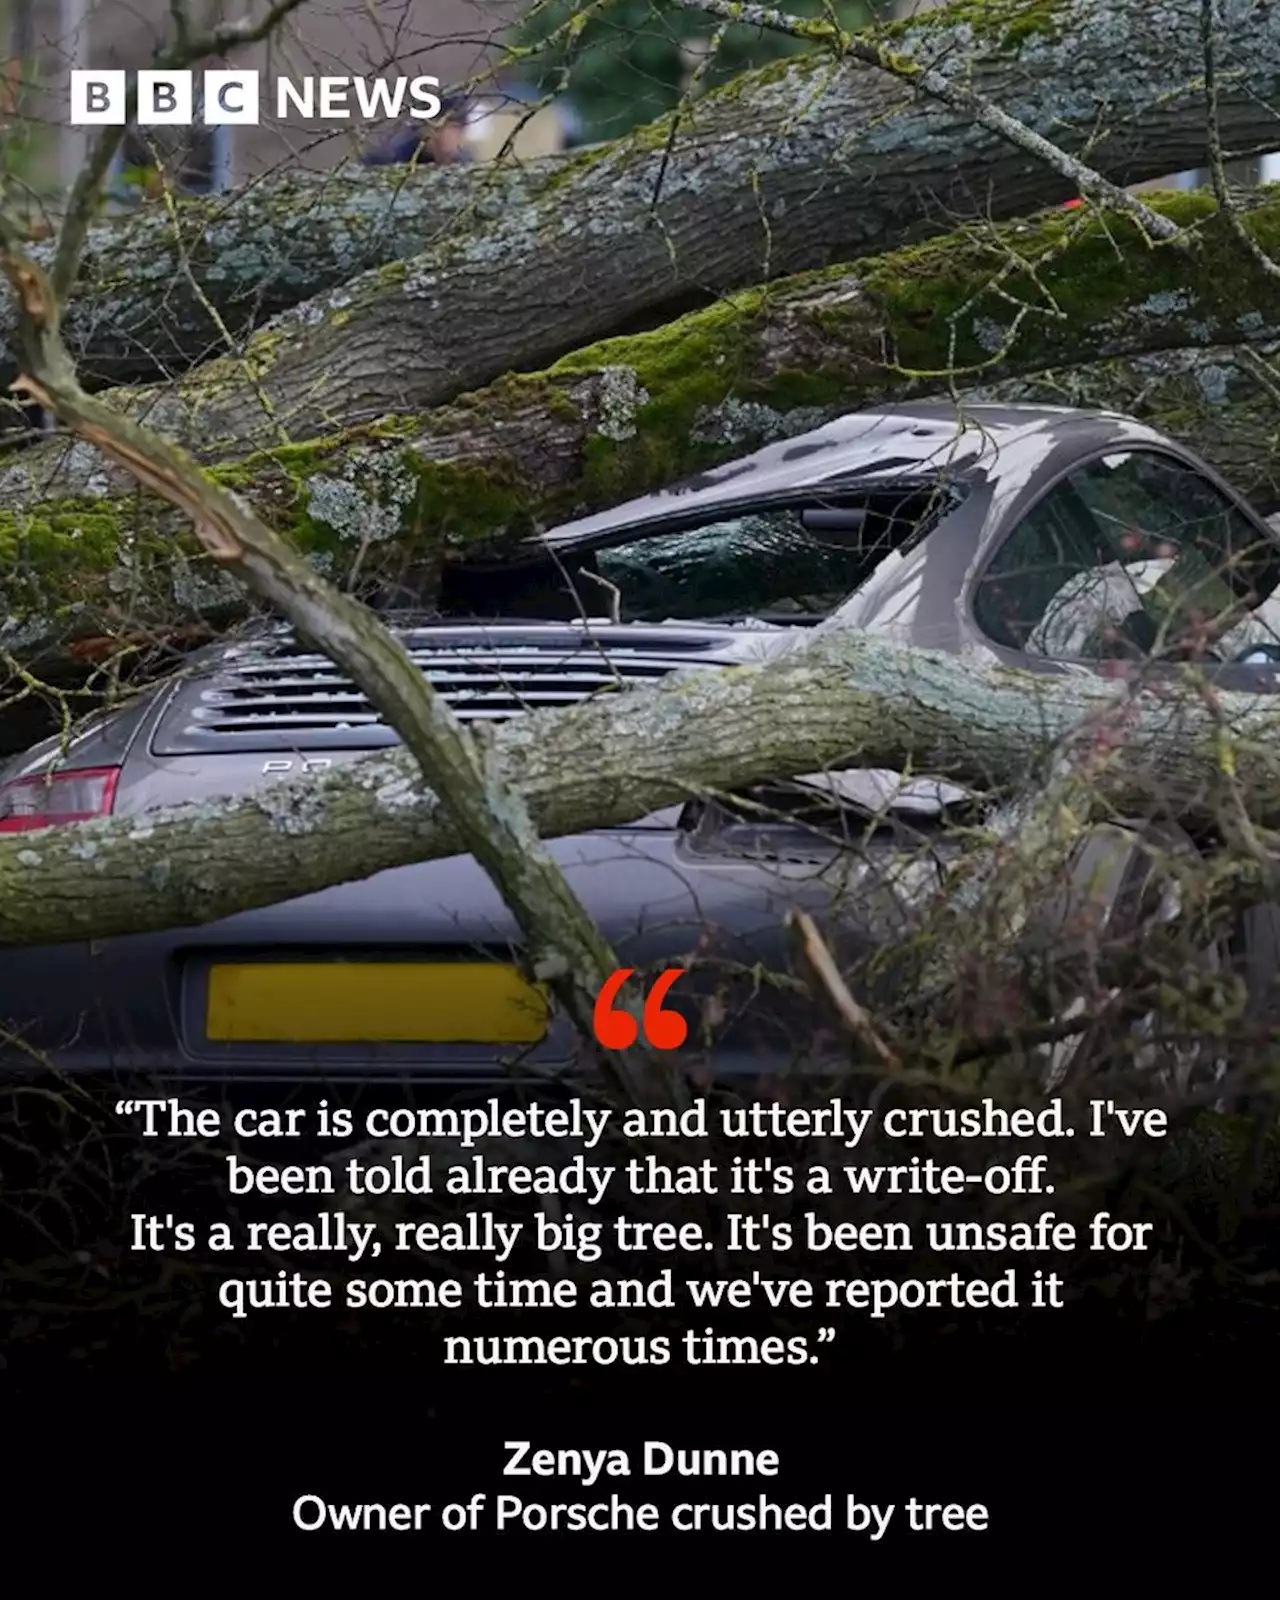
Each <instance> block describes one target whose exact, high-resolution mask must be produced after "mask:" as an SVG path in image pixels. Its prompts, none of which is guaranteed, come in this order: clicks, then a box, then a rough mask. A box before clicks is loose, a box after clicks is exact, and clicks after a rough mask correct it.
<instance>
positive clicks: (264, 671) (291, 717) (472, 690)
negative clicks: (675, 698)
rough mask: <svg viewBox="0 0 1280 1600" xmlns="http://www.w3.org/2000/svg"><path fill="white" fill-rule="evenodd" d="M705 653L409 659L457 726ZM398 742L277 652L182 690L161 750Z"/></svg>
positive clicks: (440, 648)
mask: <svg viewBox="0 0 1280 1600" xmlns="http://www.w3.org/2000/svg"><path fill="white" fill-rule="evenodd" d="M627 631H628V632H630V631H631V630H627ZM708 648H709V642H708V641H707V640H706V638H705V637H697V636H694V637H692V638H690V637H688V636H686V637H683V638H682V637H680V636H679V635H675V636H668V635H667V634H666V633H665V632H663V633H659V634H658V635H657V636H656V637H654V636H652V634H651V635H650V636H649V637H645V638H634V637H632V638H628V639H627V640H626V641H625V642H622V641H619V642H617V643H615V642H613V641H606V640H604V639H601V640H600V641H599V642H596V641H594V640H593V641H587V642H584V641H583V640H582V639H581V638H568V639H565V638H559V637H558V638H557V639H556V640H554V641H552V640H545V641H543V640H539V641H536V642H529V643H524V644H519V645H513V644H511V643H504V644H501V645H496V646H494V647H492V648H490V647H486V646H480V647H477V646H475V645H474V644H465V643H464V644H450V643H448V642H446V641H445V640H444V639H433V640H432V642H431V643H430V644H429V645H428V644H423V643H421V642H419V641H414V642H413V643H412V644H410V646H409V653H410V655H411V656H412V658H413V660H414V662H415V663H416V664H417V666H418V667H419V668H420V669H421V671H422V672H423V674H424V675H425V676H426V678H427V679H428V680H429V681H430V683H431V684H432V686H433V687H434V688H435V690H436V692H437V693H438V694H439V695H441V696H442V698H443V699H444V700H445V701H446V702H447V703H448V705H449V706H450V708H451V709H452V710H453V712H454V714H455V715H456V716H457V717H458V718H459V719H460V720H462V721H464V722H505V721H507V720H509V719H510V718H511V717H515V716H519V715H521V714H522V713H524V712H527V711H538V710H544V709H547V708H550V707H557V706H568V705H575V704H577V703H578V702H580V701H582V700H586V699H589V698H590V697H591V696H593V695H597V694H607V693H611V692H614V691H616V690H618V689H620V688H624V687H627V686H630V685H635V684H643V683H653V682H657V681H659V680H660V679H662V678H665V677H666V676H667V674H668V673H670V672H673V671H675V670H676V669H677V668H680V667H685V666H696V665H698V664H699V663H698V660H697V657H698V654H699V653H700V652H702V651H705V650H707V649H708ZM396 742H397V738H396V735H395V734H394V732H393V731H392V730H391V729H390V728H388V727H387V726H386V725H385V724H384V722H383V720H382V717H381V715H380V714H379V713H378V712H377V711H375V710H374V708H373V707H372V706H371V705H370V704H369V702H368V701H367V700H366V699H365V697H364V695H363V694H362V693H361V692H360V690H359V689H357V688H356V686H355V685H354V684H353V683H352V682H351V681H350V680H349V679H348V678H346V677H344V676H343V674H342V673H341V671H340V670H339V669H338V668H336V667H335V666H334V665H333V664H332V662H330V661H329V660H328V659H327V658H326V657H324V656H321V655H313V654H304V653H302V652H301V651H300V650H296V649H289V648H283V649H280V648H277V649H274V650H271V651H269V652H267V651H262V650H258V651H249V650H246V651H245V652H244V653H243V654H241V655H239V656H235V655H230V656H228V658H227V659H226V660H225V662H223V663H222V664H221V665H220V666H219V667H218V669H217V672H216V675H215V676H213V677H211V678H206V679H203V680H200V681H199V682H198V683H193V684H191V685H190V686H189V687H188V688H186V689H184V690H182V691H180V692H179V694H178V696H177V697H176V699H175V701H174V703H173V704H172V705H171V707H170V710H169V712H168V713H167V714H166V716H165V717H164V718H163V720H162V723H161V726H160V728H159V729H158V730H157V738H156V741H155V743H154V745H153V749H154V751H155V753H156V754H157V755H179V754H194V753H197V752H200V751H210V752H212V751H215V750H227V751H235V750H245V751H255V750H276V749H280V750H287V749H297V748H299V747H302V746H305V747H306V748H307V749H322V748H326V747H335V748H342V747H346V748H354V747H357V746H359V747H361V748H369V747H370V746H375V745H384V744H394V743H396Z"/></svg>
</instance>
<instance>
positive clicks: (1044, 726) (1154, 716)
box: [0, 630, 1280, 946]
mask: <svg viewBox="0 0 1280 1600" xmlns="http://www.w3.org/2000/svg"><path fill="white" fill-rule="evenodd" d="M1181 691H1182V692H1179V685H1178V683H1177V681H1176V680H1168V681H1166V682H1164V683H1163V684H1162V686H1161V690H1160V691H1159V692H1155V691H1148V692H1145V693H1141V694H1134V693H1132V692H1131V691H1129V690H1128V689H1127V688H1126V686H1124V685H1119V686H1118V685H1117V684H1116V683H1115V682H1114V681H1108V680H1103V679H1098V678H1093V677H1091V676H1087V675H1086V676H1078V677H1077V676H1073V675H1057V674H1043V675H1042V674H1039V673H1022V672H1015V671H1012V670H1010V669H1009V668H1006V667H1003V666H999V667H995V666H987V665H984V664H982V663H979V662H975V661H973V660H968V659H965V658H961V657H957V656H953V655H945V654H942V653H939V652H927V651H918V650H909V649H905V648H902V647H899V646H894V645H891V644H887V643H885V642H883V641H879V640H875V639H871V638H867V637H865V636H862V635H859V634H856V633H852V632H846V631H844V630H820V631H819V632H818V633H817V634H815V635H811V636H809V637H807V638H805V639H803V640H800V641H798V643H797V647H796V649H795V650H794V651H793V652H792V653H790V654H789V655H788V656H787V657H785V658H783V659H782V660H780V661H776V662H773V663H770V664H769V665H766V666H761V667H740V668H737V669H734V670H732V671H724V672H697V671H694V672H689V673H683V674H677V675H675V676H673V677H672V678H669V679H667V680H666V681H665V682H664V683H663V684H661V685H659V686H657V687H655V688H645V689H637V690H633V691H630V692H625V693H621V694H618V695H609V696H605V697H603V698H601V699H598V700H595V701H589V702H585V703H583V704H581V705H578V706H574V707H571V708H569V709H566V710H564V711H556V712H539V713H535V714H533V715H529V716H526V717H522V718H519V719H517V720H515V721H513V722H509V723H507V724H505V725H504V726H502V727H501V728H499V729H498V730H497V732H496V735H495V736H494V738H493V740H492V742H491V744H490V746H489V750H490V758H491V768H490V770H491V773H492V775H493V781H494V782H495V784H500V785H502V786H504V787H505V786H510V787H511V789H512V790H513V791H514V792H515V793H516V794H517V795H518V796H519V797H520V798H521V799H522V800H523V802H524V803H525V804H526V805H527V807H528V811H529V816H530V818H531V819H532V821H533V823H534V825H535V827H536V828H537V831H538V833H539V835H540V836H542V837H544V838H551V837H556V836H561V835H568V834H573V833H579V832H584V831H587V830H589V829H592V828H600V827H607V826H611V825H615V826H616V825H619V824H623V823H627V822H631V821H634V820H636V819H639V818H641V817H644V816H646V815H649V814H651V813H653V812H654V811H656V810H659V809H661V808H662V807H665V806H669V805H673V804H679V803H681V802H682V801H684V800H686V799H688V798H689V797H690V795H693V794H697V793H699V792H700V791H705V790H708V789H710V790H713V791H715V792H719V793H724V792H725V791H726V790H728V791H732V790H741V789H744V788H747V787H749V786H751V785H755V784H759V783H763V782H765V781H767V780H769V779H776V778H781V777H788V776H794V775H797V774H802V773H808V772H816V771H823V770H827V771H838V770H840V769H842V768H844V769H848V768H851V767H873V768H888V769H891V770H893V769H896V770H903V769H907V768H909V769H910V770H912V771H913V772H915V773H917V774H924V773H928V774H934V775H937V776H938V777H948V778H951V779H953V780H955V781H957V782H960V783H964V784H968V785H970V786H974V787H978V788H981V789H984V790H991V789H993V788H994V789H1002V790H1006V791H1008V790H1013V791H1020V792H1025V791H1026V789H1027V788H1028V786H1036V785H1037V784H1038V783H1039V782H1041V781H1042V779H1043V776H1044V774H1045V772H1046V770H1047V766H1046V763H1047V762H1048V761H1049V759H1050V757H1051V755H1054V754H1056V755H1057V756H1058V757H1059V758H1061V757H1062V756H1063V755H1067V756H1069V757H1070V758H1071V759H1072V760H1074V761H1078V762H1080V763H1081V764H1082V765H1083V766H1085V767H1087V769H1088V771H1089V780H1090V786H1091V792H1092V793H1093V795H1094V796H1095V799H1096V804H1097V806H1098V808H1099V809H1100V810H1101V811H1102V812H1103V813H1104V814H1106V815H1108V816H1111V817H1114V816H1115V815H1117V814H1119V815H1141V814H1145V813H1150V812H1151V811H1153V810H1158V811H1161V812H1166V811H1167V812H1171V813H1172V814H1174V815H1178V816H1180V817H1182V818H1184V819H1187V820H1190V821H1193V822H1194V821H1196V820H1202V821H1209V820H1213V819H1216V818H1217V817H1218V815H1219V811H1220V807H1221V805H1222V804H1223V802H1224V795H1225V788H1224V786H1225V785H1226V784H1227V783H1228V782H1229V783H1230V786H1231V787H1230V803H1231V804H1232V805H1236V806H1238V805H1241V804H1243V805H1245V806H1248V807H1249V809H1250V813H1251V815H1252V817H1253V819H1254V820H1255V822H1257V823H1259V824H1266V825H1270V826H1274V825H1277V824H1280V782H1277V776H1278V773H1277V758H1276V756H1275V754H1274V752H1276V751H1277V750H1278V749H1280V700H1277V699H1274V698H1271V697H1266V696H1257V695H1223V696H1221V697H1220V699H1219V702H1218V704H1217V705H1216V706H1214V707H1211V706H1210V705H1208V704H1207V703H1206V698H1205V696H1204V695H1203V693H1202V692H1200V690H1199V689H1198V688H1197V686H1196V679H1195V675H1194V674H1192V675H1191V676H1189V677H1188V678H1187V679H1186V680H1184V682H1183V683H1182V685H1181ZM1228 746H1229V750H1228ZM1228 755H1229V756H1230V758H1231V759H1228ZM1228 774H1229V775H1230V776H1229V778H1228V776H1227V775H1228ZM1080 821H1081V823H1082V824H1083V822H1084V821H1085V818H1084V817H1083V816H1082V817H1081V818H1080ZM461 848H462V846H461V842H460V836H459V833H458V831H457V829H456V827H455V826H454V825H453V824H452V823H451V822H450V820H449V818H448V815H447V813H446V811H445V808H444V807H443V806H442V805H441V804H440V802H439V801H437V800H436V798H435V797H434V796H433V795H431V794H430V793H428V792H426V791H425V790H424V788H423V786H422V779H421V776H420V773H419V771H418V769H417V766H416V764H415V762H414V760H413V758H412V757H411V756H410V755H409V753H408V752H406V751H397V752H394V753H392V754H390V755H377V756H370V757H365V758H362V759H361V760H359V761H356V762H354V763H352V764H351V765H349V766H346V767H343V768H341V769H340V770H338V771H336V772H334V773H330V774H324V775H322V776H321V777H319V778H311V779H308V780H306V781H289V782H284V783H280V784H278V785H273V786H271V787H269V788H267V789H265V790H263V791H260V792H259V793H257V794H254V795H250V796H248V797H245V798H241V799H237V800H232V801H226V802H213V803H206V804H203V805H200V806H196V807H192V808H186V809H182V810H175V811H167V812H163V813H161V812H156V813H152V814H148V815H143V816H133V817H120V818H118V819H114V820H112V819H107V820H104V821H101V822H91V823H83V824H75V825H71V826H64V827H58V828H53V829H50V830H47V831H45V832H41V833H39V834H28V835H26V836H9V837H2V836H0V946H3V945H31V944H48V943H55V942H59V941H66V940H73V939H87V938H107V937H111V936H114V935H118V934H125V933H130V932H143V931H147V930H155V929H163V928H169V927H177V926H191V925H195V924H199V923H205V922H211V921H214V920H217V919H218V918H221V917H224V916H228V915H230V914H232V913H233V912H237V911H242V910H247V909H251V908H253V907H256V906H264V905H271V904H274V903H276V902H279V901H281V900H285V899H290V898H293V897H295V896H298V895H304V894H310V893H313V892H315V891H318V890H320V889H323V888H326V887H328V886H330V885H332V884H337V883H345V882H351V881H353V880H356V879H359V878H364V877H367V876H369V875H371V874H373V873H375V872H380V871H383V870H385V869H387V868H390V867H395V866H400V865H404V864H406V863H409V862H414V861H427V860H433V859H438V858H441V857H445V856H449V855H454V854H457V853H458V852H459V850H460V849H461ZM211 863H216V870H212V869H211V865H210V864H211Z"/></svg>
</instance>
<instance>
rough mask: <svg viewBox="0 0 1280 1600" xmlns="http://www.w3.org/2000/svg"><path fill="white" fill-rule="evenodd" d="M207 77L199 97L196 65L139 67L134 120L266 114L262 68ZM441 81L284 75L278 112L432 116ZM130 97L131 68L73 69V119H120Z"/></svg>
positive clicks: (151, 123) (230, 119) (243, 118)
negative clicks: (144, 69)
mask: <svg viewBox="0 0 1280 1600" xmlns="http://www.w3.org/2000/svg"><path fill="white" fill-rule="evenodd" d="M200 76H201V78H202V83H201V90H202V92H201V94H200V96H199V98H197V94H196V81H195V80H196V74H195V73H194V72H162V71H158V70H157V71H147V72H139V73H138V74H137V90H138V106H137V110H136V112H135V113H134V117H133V120H134V121H135V122H136V123H137V124H138V125H139V126H140V127H163V126H166V125H173V124H178V125H181V126H186V127H189V126H190V125H191V124H192V123H194V122H195V121H197V120H199V121H200V122H202V123H204V124H206V125H207V126H210V127H217V126H224V125H225V126H231V127H237V126H255V125H256V124H257V123H259V122H260V121H261V120H262V96H261V90H260V86H259V74H258V73H256V72H221V71H219V72H214V71H209V72H205V73H202V74H200ZM439 87H440V80H439V78H375V79H373V80H370V79H368V78H277V79H276V80H275V88H276V92H275V115H276V118H277V120H279V121H287V120H288V119H289V118H290V117H291V116H297V117H303V118H306V119H307V120H308V121H316V120H320V121H324V122H347V121H350V120H351V118H352V117H360V118H363V119H364V120H365V121H367V122H380V121H394V120H398V119H399V118H401V117H405V116H408V117H412V118H414V119H415V121H418V122H431V121H433V120H434V119H435V118H436V117H438V116H439V115H440V112H441V110H442V108H443V103H442V101H441V99H440V96H439V95H438V94H437V93H436V91H437V90H438V89H439ZM128 98H129V74H128V73H127V72H123V71H111V72H73V73H72V74H71V125H72V127H74V128H85V127H95V126H99V125H102V124H115V125H117V126H119V125H121V124H123V123H125V122H127V121H128V115H127V112H128ZM197 110H199V118H198V119H197V115H196V113H197Z"/></svg>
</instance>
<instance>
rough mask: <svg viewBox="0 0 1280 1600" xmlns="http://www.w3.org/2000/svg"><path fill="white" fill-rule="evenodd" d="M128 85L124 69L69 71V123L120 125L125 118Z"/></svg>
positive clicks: (79, 125) (86, 126)
mask: <svg viewBox="0 0 1280 1600" xmlns="http://www.w3.org/2000/svg"><path fill="white" fill-rule="evenodd" d="M128 93H129V88H128V83H127V81H126V74H125V73H123V72H73V73H72V74H71V126H72V127H73V128H89V127H94V126H98V125H101V124H114V125H115V126H117V127H118V126H120V125H121V124H123V122H124V120H125V101H126V99H127V98H128Z"/></svg>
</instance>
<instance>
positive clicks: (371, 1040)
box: [205, 961, 549, 1044]
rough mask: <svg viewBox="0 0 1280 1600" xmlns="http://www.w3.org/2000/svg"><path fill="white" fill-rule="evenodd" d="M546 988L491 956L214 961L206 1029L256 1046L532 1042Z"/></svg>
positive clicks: (543, 1013)
mask: <svg viewBox="0 0 1280 1600" xmlns="http://www.w3.org/2000/svg"><path fill="white" fill-rule="evenodd" d="M548 1016H549V1008H548V1002H547V997H546V995H545V993H544V992H543V991H542V990H540V989H538V988H535V987H534V986H533V985H531V984H528V983H526V982H525V980H524V979H523V978H522V977H521V976H520V974H519V973H518V972H517V971H516V969H515V968H514V967H505V966H500V965H499V964H497V963H496V962H487V961H482V962H475V963H462V962H458V963H452V962H450V963H440V964H436V965H430V964H428V963H426V962H417V961H397V962H392V961H388V962H345V961H343V962H338V961H333V962H319V961H300V962H274V961H259V962H246V963H241V964H234V965H225V966H215V967H214V968H213V969H212V971H211V972H210V974H209V1001H208V1009H207V1012H206V1019H205V1033H206V1035H207V1037H208V1038H209V1039H211V1040H216V1041H218V1042H223V1041H225V1042H228V1043H231V1042H235V1043H241V1044H245V1043H254V1044H410V1043H412V1044H536V1043H537V1042H538V1041H539V1040H540V1039H542V1038H543V1037H544V1035H545V1034H546V1031H547V1020H548Z"/></svg>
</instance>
